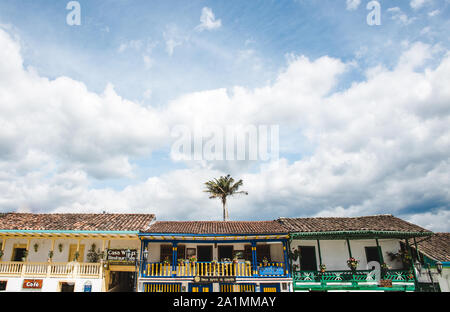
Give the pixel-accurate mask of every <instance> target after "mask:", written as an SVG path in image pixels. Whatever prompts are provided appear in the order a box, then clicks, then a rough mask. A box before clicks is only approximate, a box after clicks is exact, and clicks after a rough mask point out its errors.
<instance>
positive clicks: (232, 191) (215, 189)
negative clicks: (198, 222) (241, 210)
mask: <svg viewBox="0 0 450 312" xmlns="http://www.w3.org/2000/svg"><path fill="white" fill-rule="evenodd" d="M243 183H244V182H243V181H242V180H239V181H238V182H236V183H234V179H233V178H232V177H231V176H230V175H227V176H226V177H220V178H219V179H214V180H211V181H208V182H206V183H205V185H206V190H205V192H206V193H209V194H210V195H211V196H210V197H209V198H219V199H220V200H221V201H222V206H223V221H228V209H227V197H228V196H233V195H236V194H245V195H248V192H245V191H238V190H239V187H241V186H242V184H243Z"/></svg>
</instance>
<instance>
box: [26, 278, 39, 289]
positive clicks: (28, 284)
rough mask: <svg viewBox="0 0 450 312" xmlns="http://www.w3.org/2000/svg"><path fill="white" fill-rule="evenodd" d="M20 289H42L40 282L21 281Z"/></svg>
mask: <svg viewBox="0 0 450 312" xmlns="http://www.w3.org/2000/svg"><path fill="white" fill-rule="evenodd" d="M22 288H25V289H41V288H42V280H41V279H39V280H30V279H26V280H23V285H22Z"/></svg>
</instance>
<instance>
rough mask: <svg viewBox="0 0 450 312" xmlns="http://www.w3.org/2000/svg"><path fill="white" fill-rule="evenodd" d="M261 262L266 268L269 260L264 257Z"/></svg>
mask: <svg viewBox="0 0 450 312" xmlns="http://www.w3.org/2000/svg"><path fill="white" fill-rule="evenodd" d="M262 262H263V264H264V266H267V265H268V264H269V260H268V259H267V258H266V257H264V258H263V260H262Z"/></svg>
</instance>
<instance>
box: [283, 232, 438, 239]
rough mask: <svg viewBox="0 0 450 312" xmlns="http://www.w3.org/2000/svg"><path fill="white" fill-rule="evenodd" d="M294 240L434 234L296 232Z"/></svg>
mask: <svg viewBox="0 0 450 312" xmlns="http://www.w3.org/2000/svg"><path fill="white" fill-rule="evenodd" d="M290 235H291V237H292V239H298V238H302V239H324V238H326V239H329V240H337V239H346V238H360V239H364V238H414V237H424V236H431V235H433V233H432V232H401V231H374V230H359V231H327V232H294V233H291V234H290Z"/></svg>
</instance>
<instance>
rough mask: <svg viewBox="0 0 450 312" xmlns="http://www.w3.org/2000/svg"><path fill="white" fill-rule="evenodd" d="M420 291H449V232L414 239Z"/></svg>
mask: <svg viewBox="0 0 450 312" xmlns="http://www.w3.org/2000/svg"><path fill="white" fill-rule="evenodd" d="M413 249H414V250H415V251H417V261H418V263H417V264H416V267H417V279H418V283H419V287H420V289H419V290H420V291H430V292H450V233H435V234H433V235H432V236H429V237H425V238H422V239H419V240H417V241H416V244H414V245H413Z"/></svg>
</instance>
